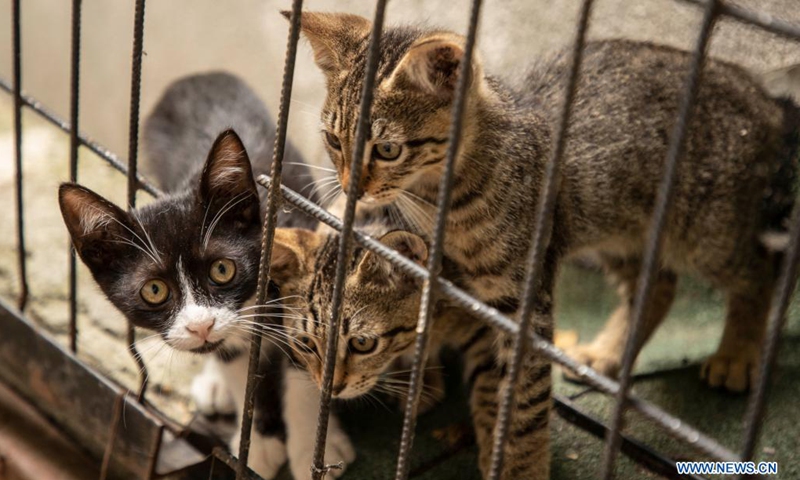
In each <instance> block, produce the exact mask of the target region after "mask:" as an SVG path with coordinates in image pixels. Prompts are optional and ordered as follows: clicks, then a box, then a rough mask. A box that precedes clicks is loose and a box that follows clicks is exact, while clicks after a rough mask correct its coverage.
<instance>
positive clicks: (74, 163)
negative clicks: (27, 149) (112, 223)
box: [69, 0, 82, 353]
mask: <svg viewBox="0 0 800 480" xmlns="http://www.w3.org/2000/svg"><path fill="white" fill-rule="evenodd" d="M81 5H82V0H72V46H71V50H72V51H71V67H70V69H71V70H70V84H69V89H70V95H69V99H70V101H69V124H70V129H69V181H70V182H77V181H78V147H80V140H79V139H78V130H79V127H78V110H79V108H80V60H81ZM76 267H77V264H76V258H75V252H74V251H73V249H72V243H70V246H69V348H70V350H72V353H77V352H78V300H77V297H78V285H77V281H78V275H77V268H76Z"/></svg>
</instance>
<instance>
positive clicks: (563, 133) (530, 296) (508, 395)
mask: <svg viewBox="0 0 800 480" xmlns="http://www.w3.org/2000/svg"><path fill="white" fill-rule="evenodd" d="M593 3H594V2H593V0H584V2H583V6H582V7H581V11H580V16H579V18H578V28H577V31H576V32H575V42H574V46H573V49H572V63H571V65H570V72H569V77H568V78H567V89H566V92H567V94H566V97H565V98H564V102H563V105H562V107H561V111H560V112H559V113H560V122H559V124H558V130H557V131H556V134H555V148H554V149H553V154H552V156H551V157H550V159H549V161H548V162H547V170H546V172H545V178H544V185H543V186H542V192H541V198H540V199H539V203H538V205H537V210H536V219H535V220H536V223H535V226H534V233H533V239H532V241H531V246H530V252H529V254H528V259H527V264H526V266H525V269H526V271H527V278H526V279H525V287H524V293H523V296H522V308H521V311H520V316H519V318H520V320H519V332H518V333H517V334H516V335H515V336H514V346H513V352H514V353H513V356H512V357H511V361H510V363H509V366H508V372H507V374H506V387H505V390H504V391H503V392H502V396H501V401H500V407H499V411H498V415H497V425H496V426H495V432H494V441H493V445H492V460H491V465H490V467H489V478H490V479H491V480H498V479H499V478H500V477H501V476H502V473H503V460H504V449H505V444H506V442H507V439H508V428H509V424H510V422H511V417H512V415H513V409H514V389H515V387H516V385H517V382H518V381H519V374H520V368H521V363H522V361H523V358H524V356H525V355H527V351H528V347H529V343H528V342H527V341H526V340H527V337H528V332H529V330H530V325H531V321H532V319H531V317H532V316H533V309H534V306H535V304H536V302H537V301H538V298H537V295H538V292H537V287H536V284H537V282H538V281H539V280H540V278H541V276H542V265H543V263H544V256H545V253H546V251H547V239H548V238H550V230H551V228H552V224H553V214H554V212H555V207H556V198H557V195H558V179H559V175H560V166H561V160H562V157H563V156H564V149H565V147H566V143H567V129H568V125H569V119H570V116H571V114H572V104H573V99H574V98H575V92H576V90H577V86H578V79H579V77H580V67H581V59H582V57H583V46H584V43H585V39H586V30H587V28H588V26H589V17H590V15H591V11H592V4H593ZM551 315H552V313H551Z"/></svg>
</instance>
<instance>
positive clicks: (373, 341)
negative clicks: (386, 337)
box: [348, 337, 378, 353]
mask: <svg viewBox="0 0 800 480" xmlns="http://www.w3.org/2000/svg"><path fill="white" fill-rule="evenodd" d="M348 345H349V346H350V349H351V350H353V351H354V352H356V353H370V352H372V351H373V350H375V347H377V346H378V339H377V338H368V337H353V338H351V339H350V341H349V342H348Z"/></svg>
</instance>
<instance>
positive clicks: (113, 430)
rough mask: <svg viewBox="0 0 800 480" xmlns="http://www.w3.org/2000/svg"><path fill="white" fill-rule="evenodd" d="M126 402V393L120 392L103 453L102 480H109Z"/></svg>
mask: <svg viewBox="0 0 800 480" xmlns="http://www.w3.org/2000/svg"><path fill="white" fill-rule="evenodd" d="M124 402H125V392H120V393H119V395H117V398H116V399H115V400H114V407H113V408H114V409H113V410H112V413H111V425H110V426H109V432H108V440H107V441H106V451H105V452H104V453H103V463H102V466H101V467H100V480H106V478H108V467H109V465H110V464H111V454H112V453H113V452H114V441H116V439H117V432H118V431H119V424H120V419H121V418H122V406H123V404H124Z"/></svg>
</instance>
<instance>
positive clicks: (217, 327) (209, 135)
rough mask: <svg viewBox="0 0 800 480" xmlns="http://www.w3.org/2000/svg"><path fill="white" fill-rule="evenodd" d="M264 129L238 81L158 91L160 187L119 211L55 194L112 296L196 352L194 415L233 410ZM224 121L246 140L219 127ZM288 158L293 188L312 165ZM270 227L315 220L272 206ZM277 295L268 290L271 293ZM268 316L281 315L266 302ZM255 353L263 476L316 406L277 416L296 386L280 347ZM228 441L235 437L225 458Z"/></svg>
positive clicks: (271, 331) (291, 153) (151, 134)
mask: <svg viewBox="0 0 800 480" xmlns="http://www.w3.org/2000/svg"><path fill="white" fill-rule="evenodd" d="M273 125H274V124H273V123H272V121H271V118H270V115H269V112H268V111H267V110H266V108H265V107H264V105H263V103H262V102H261V101H260V99H259V98H258V97H257V96H256V95H255V94H254V93H253V92H252V90H250V88H249V87H248V86H247V85H246V84H244V83H243V82H242V81H241V80H239V79H238V78H236V77H234V76H231V75H228V74H224V73H211V74H204V75H196V76H191V77H187V78H185V79H182V80H180V81H178V82H176V83H174V84H173V85H172V86H170V88H169V89H167V91H166V92H165V94H164V96H163V97H162V98H161V100H160V101H159V103H158V104H157V106H156V108H155V110H154V112H153V114H152V115H151V116H150V117H149V118H148V120H147V122H146V127H145V135H144V145H145V148H146V151H147V154H148V155H147V162H148V163H147V164H145V165H144V166H145V168H146V169H147V170H149V171H150V172H152V174H153V176H154V177H155V178H156V179H157V181H158V182H159V184H160V185H161V186H162V187H163V188H164V190H165V192H166V195H164V196H162V197H161V198H159V199H156V200H155V201H154V202H152V203H150V204H148V205H146V206H143V207H141V208H137V209H135V210H131V211H128V212H126V211H124V210H122V209H121V208H119V207H117V206H116V205H114V204H112V203H111V202H109V201H107V200H106V199H104V198H102V197H101V196H100V195H98V194H96V193H94V192H92V191H91V190H89V189H87V188H84V187H81V186H79V185H75V184H69V183H67V184H63V185H62V186H61V188H60V189H59V203H60V206H61V211H62V214H63V217H64V222H65V224H66V226H67V229H68V230H69V233H70V236H71V237H72V241H73V244H74V246H75V249H76V251H77V252H78V254H79V255H80V257H81V259H82V260H83V261H84V263H85V264H86V265H87V267H89V270H90V271H91V272H92V276H93V277H94V279H95V280H96V281H97V283H98V285H99V286H100V288H101V289H102V290H103V292H104V293H105V294H106V295H107V296H108V298H109V300H110V301H111V302H112V303H113V304H114V305H115V306H116V307H117V308H119V309H120V311H122V313H123V314H124V315H125V316H126V317H127V318H128V319H129V320H130V321H131V322H132V323H133V324H134V325H137V326H139V327H142V328H147V329H150V330H154V331H156V332H157V333H159V334H160V335H161V337H162V338H163V339H164V341H165V342H166V343H167V344H168V345H169V346H170V347H172V348H175V349H177V350H183V351H189V352H193V353H198V354H205V355H207V358H208V360H207V363H206V366H205V368H204V371H203V373H202V374H200V375H199V376H198V377H197V378H196V379H195V381H194V382H193V385H192V393H193V396H194V397H195V401H196V403H197V406H198V408H199V409H200V410H201V411H202V412H204V413H234V412H237V413H238V412H239V411H240V409H241V407H242V405H244V391H245V383H246V377H247V364H248V356H247V354H246V353H247V351H248V348H249V338H250V334H249V332H250V330H251V328H252V327H251V324H252V321H253V318H252V316H253V315H252V312H253V310H252V305H253V303H254V302H255V298H254V296H255V290H256V284H257V275H258V268H259V257H260V239H261V218H262V216H263V212H262V211H261V208H260V202H259V192H258V191H257V189H256V184H255V182H254V177H253V175H254V172H256V173H264V172H266V171H268V170H269V168H270V162H271V159H272V146H273V141H274V138H275V130H274V126H273ZM230 126H235V127H236V128H237V130H238V131H240V132H241V133H242V135H243V137H242V138H240V137H239V135H237V134H236V133H235V132H234V131H233V130H224V129H225V128H229V127H230ZM223 130H224V131H223ZM220 131H222V133H221V134H220V133H219V132H220ZM215 139H216V140H215ZM245 144H247V146H248V147H249V149H248V150H249V151H250V152H251V153H252V158H253V162H252V166H251V161H250V157H249V156H248V154H247V150H246V149H245ZM204 160H205V161H204ZM291 160H295V161H297V160H302V158H301V157H300V156H299V154H298V153H297V152H296V150H295V149H294V148H293V147H292V146H291V145H288V148H287V165H286V167H285V169H284V174H285V176H284V182H285V183H286V184H287V185H289V186H290V187H292V188H295V189H297V188H299V187H300V186H301V185H302V184H304V183H307V178H308V171H309V170H308V169H307V168H306V167H305V166H302V165H300V164H294V163H290V161H291ZM304 175H305V176H306V178H303V176H304ZM279 224H280V225H282V226H286V227H290V226H295V227H312V226H313V225H314V222H313V221H309V219H308V217H306V216H305V215H303V214H301V213H300V212H287V211H281V213H280V215H279ZM276 294H277V291H276V289H275V288H274V286H271V287H270V295H271V297H272V298H273V300H277V299H276V296H277V295H276ZM269 311H270V315H273V316H277V317H282V316H284V312H283V309H282V307H281V304H279V303H276V301H273V302H270V307H269ZM283 335H285V334H283V333H282V330H280V329H278V327H277V326H276V327H271V328H268V329H267V336H268V337H270V336H271V337H276V336H277V337H280V336H283ZM280 341H285V340H282V339H280V338H278V342H280ZM262 352H263V357H262V362H261V365H260V367H259V370H260V371H259V379H260V382H261V383H260V386H259V387H258V388H257V393H256V409H255V420H254V429H253V433H252V436H251V441H252V447H251V454H250V461H249V466H250V467H251V468H253V469H254V470H255V471H256V472H258V473H259V474H260V475H261V476H262V477H264V478H273V477H274V476H275V475H276V474H277V471H278V470H279V469H280V467H281V466H282V465H283V463H285V461H286V458H287V449H286V446H285V439H286V430H288V432H289V437H290V438H292V440H293V441H294V444H295V445H298V446H299V447H298V448H299V449H300V451H299V452H293V451H289V452H288V457H289V459H290V460H291V461H293V462H294V460H295V458H297V457H298V456H302V455H304V454H305V451H306V450H311V449H313V445H314V434H313V432H311V434H310V435H309V434H306V433H305V429H307V428H306V425H307V424H308V423H310V422H312V421H310V420H308V419H309V418H315V414H316V410H308V411H305V412H294V415H285V414H284V411H283V409H282V404H283V403H286V404H292V403H294V402H295V399H294V398H293V397H292V395H294V396H297V395H303V396H304V394H303V393H301V392H298V390H297V388H296V387H295V386H294V385H293V379H291V378H286V379H284V378H283V373H282V369H281V365H282V361H281V359H282V357H283V356H282V353H281V351H280V350H279V349H277V348H276V347H275V346H274V345H273V344H272V343H271V342H265V343H264V348H263V349H262ZM284 380H285V381H284ZM282 384H285V385H283V386H282ZM239 417H240V421H241V415H239ZM284 419H285V421H286V424H287V425H286V426H285V425H284ZM236 431H237V432H238V431H239V429H237V430H236ZM330 438H331V439H332V440H334V441H335V444H336V447H335V448H331V449H330V450H331V455H332V458H331V461H332V462H333V461H337V462H338V461H340V460H345V461H347V462H351V461H352V460H353V459H354V455H355V454H354V452H353V448H352V446H351V444H350V442H349V440H348V438H347V436H346V434H345V433H344V432H343V431H342V430H341V428H339V427H338V424H337V423H336V422H335V420H334V424H333V425H332V427H331V433H330ZM238 440H239V435H238V433H237V434H236V435H235V436H234V438H233V439H232V441H231V450H232V451H233V452H234V453H236V452H238ZM297 463H298V470H299V471H300V472H301V473H300V474H299V475H298V476H297V478H299V479H303V478H310V471H308V465H310V463H304V464H302V468H300V467H299V465H300V463H299V462H297Z"/></svg>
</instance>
